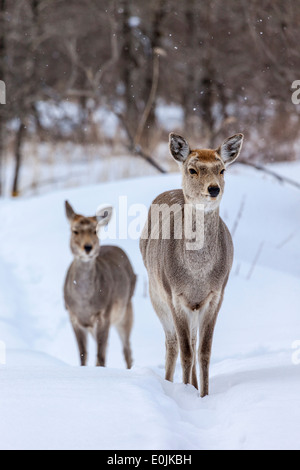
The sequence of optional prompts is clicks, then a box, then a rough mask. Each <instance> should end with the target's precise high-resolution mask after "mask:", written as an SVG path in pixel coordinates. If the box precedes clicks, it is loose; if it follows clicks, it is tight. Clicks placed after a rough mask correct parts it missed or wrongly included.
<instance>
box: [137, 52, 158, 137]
mask: <svg viewBox="0 0 300 470" xmlns="http://www.w3.org/2000/svg"><path fill="white" fill-rule="evenodd" d="M153 54H154V56H153V75H152V87H151V90H150V95H149V98H148V102H147V104H146V107H145V109H144V112H143V115H142V117H141V120H140V122H139V126H138V129H137V133H136V136H135V139H134V141H135V145H139V144H140V141H141V137H142V134H143V132H144V128H145V125H146V122H147V120H148V117H149V114H150V111H151V108H152V106H153V103H154V101H155V97H156V93H157V88H158V80H159V57H160V55H161V56H164V55H166V53H165V51H164V50H163V49H161V48H159V47H155V48H154V51H153Z"/></svg>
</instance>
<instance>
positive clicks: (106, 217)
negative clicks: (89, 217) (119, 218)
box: [96, 206, 113, 227]
mask: <svg viewBox="0 0 300 470" xmlns="http://www.w3.org/2000/svg"><path fill="white" fill-rule="evenodd" d="M112 214H113V207H112V206H100V207H98V209H97V212H96V219H97V222H98V226H100V227H103V226H104V225H107V224H108V223H109V221H110V219H111V218H112Z"/></svg>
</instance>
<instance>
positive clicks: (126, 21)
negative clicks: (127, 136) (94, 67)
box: [120, 0, 138, 135]
mask: <svg viewBox="0 0 300 470" xmlns="http://www.w3.org/2000/svg"><path fill="white" fill-rule="evenodd" d="M120 3H121V6H122V10H123V24H122V37H123V48H122V72H121V73H122V80H123V85H124V102H125V112H124V114H125V116H126V119H127V124H128V127H129V129H130V132H131V134H132V135H134V130H135V129H136V126H137V122H138V111H137V106H136V99H135V92H134V88H133V84H134V81H133V70H134V68H135V65H136V64H135V59H134V56H133V53H132V32H131V27H130V15H131V13H130V0H120Z"/></svg>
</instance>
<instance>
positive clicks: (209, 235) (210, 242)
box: [183, 208, 220, 262]
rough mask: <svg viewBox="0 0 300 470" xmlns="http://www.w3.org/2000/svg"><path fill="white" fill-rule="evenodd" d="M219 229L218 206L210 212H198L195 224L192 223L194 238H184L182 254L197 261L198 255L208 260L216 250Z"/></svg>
mask: <svg viewBox="0 0 300 470" xmlns="http://www.w3.org/2000/svg"><path fill="white" fill-rule="evenodd" d="M219 231H220V214H219V208H217V209H215V210H213V211H210V212H205V211H204V212H201V213H198V217H197V218H196V224H195V223H194V224H193V233H194V238H193V239H192V240H188V239H187V237H186V235H185V238H184V244H183V251H184V256H188V258H190V259H192V260H195V262H197V261H199V257H200V258H201V259H202V261H203V262H204V260H208V259H209V258H212V257H213V256H215V254H216V253H217V250H218V242H219Z"/></svg>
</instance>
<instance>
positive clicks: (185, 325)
mask: <svg viewBox="0 0 300 470" xmlns="http://www.w3.org/2000/svg"><path fill="white" fill-rule="evenodd" d="M172 313H173V319H174V323H175V329H176V333H177V338H178V342H179V348H180V359H181V366H182V380H183V383H184V384H192V369H193V364H194V348H193V344H192V338H191V327H190V322H189V319H188V318H187V315H186V313H185V312H184V311H183V310H182V309H181V308H180V307H177V308H176V309H175V308H173V309H172Z"/></svg>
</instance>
